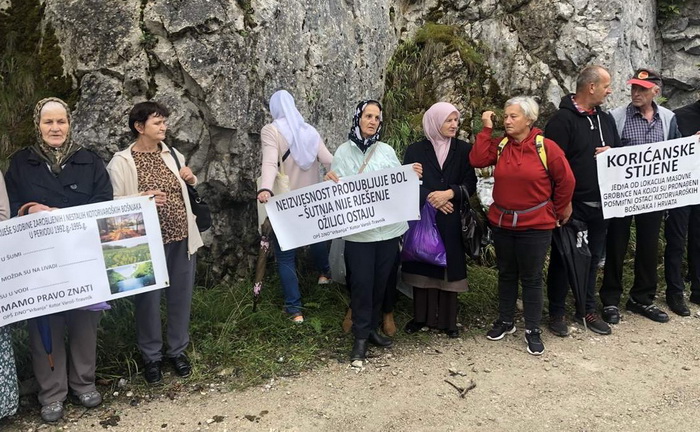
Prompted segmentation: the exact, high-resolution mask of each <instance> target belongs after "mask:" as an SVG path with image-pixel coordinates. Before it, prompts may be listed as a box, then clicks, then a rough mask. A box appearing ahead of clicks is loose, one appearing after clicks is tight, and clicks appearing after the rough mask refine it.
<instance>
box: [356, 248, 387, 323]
mask: <svg viewBox="0 0 700 432" xmlns="http://www.w3.org/2000/svg"><path fill="white" fill-rule="evenodd" d="M400 265H401V251H400V250H399V248H396V258H395V259H394V265H393V266H392V268H391V272H389V279H387V281H386V290H385V291H384V301H383V302H382V312H383V313H385V314H386V313H390V312H394V307H396V302H397V301H398V300H399V290H398V288H397V286H396V284H397V283H398V281H399V266H400ZM350 273H351V269H350V266H349V265H348V260H347V258H345V287H346V288H347V289H348V293H352V288H351V287H350V281H351V280H352V277H351V276H350Z"/></svg>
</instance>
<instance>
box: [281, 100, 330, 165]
mask: <svg viewBox="0 0 700 432" xmlns="http://www.w3.org/2000/svg"><path fill="white" fill-rule="evenodd" d="M270 114H272V118H273V119H275V121H274V122H272V124H274V125H275V127H276V128H277V129H278V130H279V131H280V133H281V134H282V136H283V137H284V139H286V140H287V143H288V144H289V150H290V152H291V155H292V159H294V162H296V164H297V165H299V168H301V169H303V170H304V171H306V170H308V169H309V168H311V165H313V163H314V162H315V161H316V157H317V156H318V145H319V143H320V142H321V135H319V133H318V131H317V130H316V129H315V128H314V127H313V126H311V125H310V124H308V123H306V122H305V121H304V118H303V117H302V116H301V114H300V113H299V110H297V107H296V105H295V104H294V98H293V97H292V95H290V94H289V92H288V91H287V90H278V91H276V92H275V93H274V94H273V95H272V97H271V98H270Z"/></svg>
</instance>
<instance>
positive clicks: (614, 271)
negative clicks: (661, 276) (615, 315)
mask: <svg viewBox="0 0 700 432" xmlns="http://www.w3.org/2000/svg"><path fill="white" fill-rule="evenodd" d="M632 218H634V222H635V227H636V232H637V248H636V253H635V256H634V283H633V284H632V288H630V298H632V300H634V301H636V302H637V303H641V304H643V305H650V304H652V303H653V302H654V298H655V297H656V285H657V283H658V277H657V275H656V263H657V260H658V253H659V231H660V230H661V220H662V218H663V212H652V213H644V214H639V215H634V216H628V217H624V218H614V219H611V220H610V225H609V226H608V236H607V242H606V243H607V252H606V257H605V270H604V272H603V286H602V287H601V288H600V300H601V301H602V302H603V306H618V305H619V303H620V298H621V297H622V292H623V286H622V269H623V266H624V261H625V255H626V253H627V246H628V244H629V240H630V226H631V225H632Z"/></svg>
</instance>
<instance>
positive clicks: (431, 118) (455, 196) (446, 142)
mask: <svg viewBox="0 0 700 432" xmlns="http://www.w3.org/2000/svg"><path fill="white" fill-rule="evenodd" d="M458 129H459V111H458V110H457V108H455V107H454V105H452V104H449V103H447V102H438V103H436V104H435V105H433V106H431V107H430V109H428V111H426V112H425V115H424V116H423V131H424V133H425V136H426V138H425V139H424V140H422V141H419V142H417V143H413V144H411V145H410V146H409V147H408V148H407V149H406V155H405V156H404V160H403V161H404V164H408V163H415V162H417V163H420V164H421V165H422V166H423V184H422V185H421V187H420V205H421V207H422V206H424V205H425V203H426V202H427V203H429V204H430V205H432V206H433V207H435V208H436V209H437V210H438V213H437V214H436V217H435V223H436V224H437V229H438V232H439V233H440V237H441V238H442V241H443V243H444V244H445V252H447V267H439V266H436V265H432V264H427V263H421V262H414V261H407V262H404V263H403V266H402V278H403V281H404V282H406V283H408V284H410V285H413V319H412V320H411V321H409V322H408V324H406V327H405V331H406V332H407V333H414V332H416V331H418V330H420V329H421V328H422V327H423V326H428V327H431V328H436V329H439V330H441V331H443V332H445V333H447V335H448V336H449V337H453V338H454V337H457V336H458V335H459V330H458V329H457V293H459V292H464V291H466V290H467V264H466V257H465V251H464V247H463V245H462V235H461V226H462V224H461V220H460V216H459V206H460V203H461V202H464V201H465V200H466V201H468V200H469V196H470V195H471V194H472V193H474V192H475V191H476V174H475V173H474V168H472V166H471V165H470V164H469V151H470V150H471V145H469V144H467V143H466V142H464V141H462V140H459V139H457V138H455V137H456V135H457V130H458Z"/></svg>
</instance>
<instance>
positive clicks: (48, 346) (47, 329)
mask: <svg viewBox="0 0 700 432" xmlns="http://www.w3.org/2000/svg"><path fill="white" fill-rule="evenodd" d="M35 320H36V327H37V330H38V331H39V336H41V343H42V345H44V350H45V351H46V354H47V355H48V357H49V366H50V367H51V370H54V365H53V339H52V338H51V324H50V323H49V316H48V315H42V316H40V317H38V318H35Z"/></svg>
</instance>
